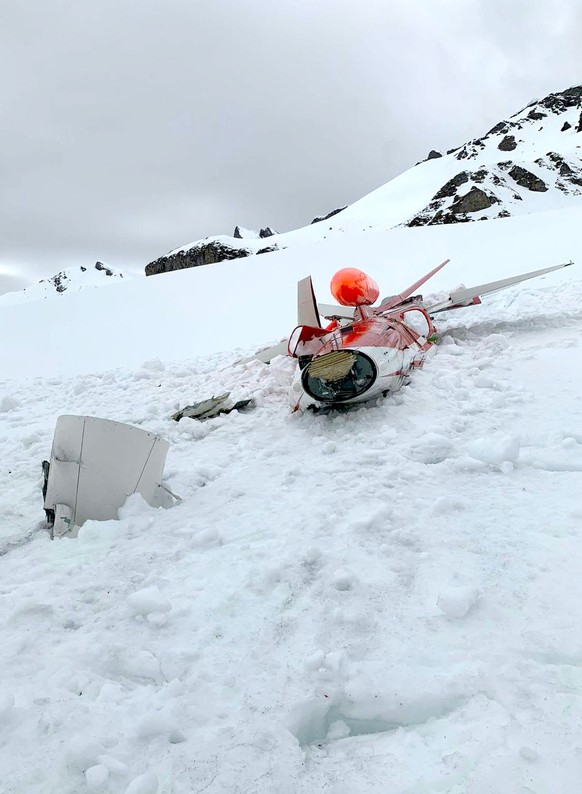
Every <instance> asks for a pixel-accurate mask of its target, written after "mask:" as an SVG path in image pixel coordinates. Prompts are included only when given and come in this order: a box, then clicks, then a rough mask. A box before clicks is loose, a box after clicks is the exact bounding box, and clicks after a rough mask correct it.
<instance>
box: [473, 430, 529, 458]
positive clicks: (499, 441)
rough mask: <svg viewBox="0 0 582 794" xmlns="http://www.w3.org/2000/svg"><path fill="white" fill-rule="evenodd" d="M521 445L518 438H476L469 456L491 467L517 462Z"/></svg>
mask: <svg viewBox="0 0 582 794" xmlns="http://www.w3.org/2000/svg"><path fill="white" fill-rule="evenodd" d="M519 451H520V444H519V439H518V438H517V436H498V437H495V436H492V437H491V438H476V439H475V440H474V441H473V442H471V444H469V455H470V456H471V457H472V458H475V460H480V461H482V462H483V463H490V464H491V465H499V464H500V463H503V462H504V461H511V462H512V463H515V461H516V460H517V459H518V458H519Z"/></svg>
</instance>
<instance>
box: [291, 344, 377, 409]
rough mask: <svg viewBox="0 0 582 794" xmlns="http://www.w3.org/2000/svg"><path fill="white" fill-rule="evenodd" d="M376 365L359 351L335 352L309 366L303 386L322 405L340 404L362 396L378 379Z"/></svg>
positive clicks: (304, 371) (313, 361)
mask: <svg viewBox="0 0 582 794" xmlns="http://www.w3.org/2000/svg"><path fill="white" fill-rule="evenodd" d="M377 375H378V373H377V369H376V365H375V364H374V362H373V361H372V359H371V358H370V357H369V356H367V355H366V354H365V353H361V352H360V351H359V350H333V351H332V352H331V353H325V354H324V355H322V356H317V357H316V358H314V359H313V360H312V361H310V363H309V364H308V365H307V366H306V367H305V369H304V370H303V375H302V379H301V380H302V385H303V388H304V389H305V391H306V392H307V394H309V395H310V396H311V397H313V398H314V399H315V400H317V401H318V402H325V403H336V402H345V401H346V400H351V399H353V398H354V397H359V396H360V395H361V394H364V392H366V391H368V389H369V388H370V387H371V386H372V384H373V383H374V381H375V380H376V378H377Z"/></svg>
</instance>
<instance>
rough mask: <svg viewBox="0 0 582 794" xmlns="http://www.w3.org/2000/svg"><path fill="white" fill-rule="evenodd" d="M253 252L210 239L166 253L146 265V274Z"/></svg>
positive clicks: (238, 256)
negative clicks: (209, 240)
mask: <svg viewBox="0 0 582 794" xmlns="http://www.w3.org/2000/svg"><path fill="white" fill-rule="evenodd" d="M252 253H253V252H252V251H249V250H248V248H233V247H232V246H230V245H226V244H225V243H221V242H219V241H218V240H212V241H211V242H209V243H206V242H204V241H203V242H201V243H198V245H194V246H192V248H188V249H187V250H186V251H176V253H173V254H166V255H165V256H161V257H160V258H159V259H156V260H155V261H154V262H150V263H149V265H146V268H145V274H146V276H154V275H157V274H158V273H169V272H170V271H172V270H183V269H185V268H188V267H201V266H202V265H213V264H215V263H216V262H222V261H224V260H225V259H241V258H242V257H245V256H250V255H251V254H252Z"/></svg>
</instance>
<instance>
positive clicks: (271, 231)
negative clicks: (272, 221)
mask: <svg viewBox="0 0 582 794" xmlns="http://www.w3.org/2000/svg"><path fill="white" fill-rule="evenodd" d="M276 234H278V232H276V231H275V230H274V229H271V227H270V226H265V228H264V229H261V231H260V232H259V237H260V238H261V239H264V238H265V237H274V236H275V235H276Z"/></svg>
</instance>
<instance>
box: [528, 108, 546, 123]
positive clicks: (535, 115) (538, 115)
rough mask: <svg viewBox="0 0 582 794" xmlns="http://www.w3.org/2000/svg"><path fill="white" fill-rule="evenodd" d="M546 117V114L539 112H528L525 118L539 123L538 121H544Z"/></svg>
mask: <svg viewBox="0 0 582 794" xmlns="http://www.w3.org/2000/svg"><path fill="white" fill-rule="evenodd" d="M547 115H548V114H547V113H540V112H539V110H530V112H529V113H528V114H527V117H528V119H531V120H532V121H539V120H540V119H545V118H546V116H547Z"/></svg>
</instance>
